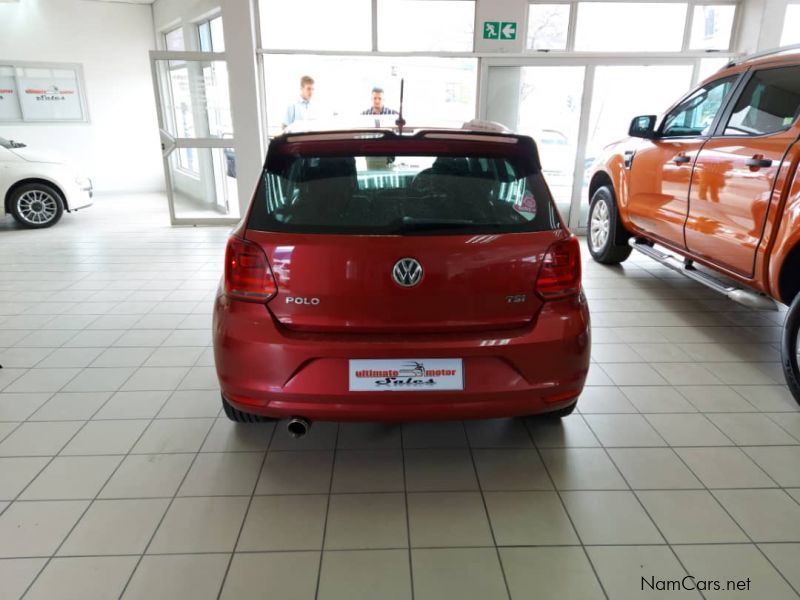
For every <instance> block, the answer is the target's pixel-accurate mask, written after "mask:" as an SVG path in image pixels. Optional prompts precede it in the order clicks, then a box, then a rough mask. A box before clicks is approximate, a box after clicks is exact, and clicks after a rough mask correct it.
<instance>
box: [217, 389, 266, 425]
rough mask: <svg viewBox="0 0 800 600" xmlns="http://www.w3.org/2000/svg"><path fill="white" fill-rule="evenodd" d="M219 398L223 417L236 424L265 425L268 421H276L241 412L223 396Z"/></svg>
mask: <svg viewBox="0 0 800 600" xmlns="http://www.w3.org/2000/svg"><path fill="white" fill-rule="evenodd" d="M221 398H222V408H223V410H224V411H225V416H226V417H228V418H229V419H230V420H231V421H234V422H236V423H267V422H269V421H277V420H278V419H272V418H270V417H263V416H261V415H254V414H252V413H247V412H244V411H241V410H239V409H238V408H234V407H233V406H232V405H231V403H230V402H228V401H227V400H226V399H225V396H221Z"/></svg>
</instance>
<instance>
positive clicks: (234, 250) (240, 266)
mask: <svg viewBox="0 0 800 600" xmlns="http://www.w3.org/2000/svg"><path fill="white" fill-rule="evenodd" d="M277 292H278V286H277V284H276V282H275V277H274V276H273V274H272V269H271V268H270V266H269V262H268V261H267V255H266V254H264V251H263V250H262V249H261V247H260V246H259V245H258V244H254V243H253V242H248V241H247V240H243V239H242V238H240V237H236V236H232V237H231V238H230V239H228V247H227V248H226V249H225V295H227V296H230V297H231V298H235V299H237V300H244V301H246V302H262V303H263V302H267V301H268V300H269V299H270V298H272V297H273V296H274V295H275V294H276V293H277Z"/></svg>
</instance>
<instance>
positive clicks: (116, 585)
mask: <svg viewBox="0 0 800 600" xmlns="http://www.w3.org/2000/svg"><path fill="white" fill-rule="evenodd" d="M137 560H138V559H137V557H135V556H92V557H85V558H77V557H75V558H54V559H53V560H52V561H50V563H49V564H48V565H47V567H46V568H45V569H44V571H42V573H41V575H39V577H38V578H37V579H36V582H35V583H34V584H33V586H31V589H30V590H29V591H28V593H27V594H26V595H25V598H26V599H28V598H30V599H38V600H53V599H54V598H80V599H81V600H106V599H107V598H117V597H119V595H120V594H121V593H122V590H123V589H124V588H125V584H126V582H127V581H128V577H130V574H131V573H132V572H133V569H134V567H135V566H136V562H137Z"/></svg>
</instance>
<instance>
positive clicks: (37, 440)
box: [0, 421, 83, 456]
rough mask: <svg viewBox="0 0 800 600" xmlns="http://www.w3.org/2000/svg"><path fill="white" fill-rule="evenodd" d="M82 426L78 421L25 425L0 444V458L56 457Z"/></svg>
mask: <svg viewBox="0 0 800 600" xmlns="http://www.w3.org/2000/svg"><path fill="white" fill-rule="evenodd" d="M82 425H83V423H81V422H78V421H61V422H52V423H23V424H22V425H20V426H19V427H17V428H16V429H15V430H14V431H13V433H11V434H10V435H8V436H7V437H6V438H5V439H3V441H2V442H0V456H53V455H56V454H58V453H59V451H60V450H61V448H63V447H64V446H65V445H66V444H67V442H69V440H70V439H71V438H72V436H74V435H75V434H76V433H77V432H78V430H79V429H80V428H81V426H82ZM0 439H1V438H0Z"/></svg>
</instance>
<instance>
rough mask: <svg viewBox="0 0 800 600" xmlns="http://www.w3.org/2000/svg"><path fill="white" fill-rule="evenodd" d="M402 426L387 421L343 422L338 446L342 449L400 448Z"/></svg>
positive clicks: (340, 427)
mask: <svg viewBox="0 0 800 600" xmlns="http://www.w3.org/2000/svg"><path fill="white" fill-rule="evenodd" d="M401 431H402V430H401V427H400V425H396V424H386V423H342V424H340V426H339V440H338V447H339V448H340V449H342V450H367V449H389V448H399V447H400V444H401V442H400V440H401Z"/></svg>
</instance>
